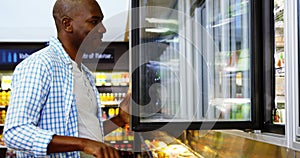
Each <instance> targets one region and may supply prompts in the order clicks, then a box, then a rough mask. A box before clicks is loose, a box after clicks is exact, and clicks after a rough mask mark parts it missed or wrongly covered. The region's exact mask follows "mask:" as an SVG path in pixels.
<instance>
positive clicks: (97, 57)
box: [82, 48, 115, 63]
mask: <svg viewBox="0 0 300 158" xmlns="http://www.w3.org/2000/svg"><path fill="white" fill-rule="evenodd" d="M82 58H83V61H84V62H94V63H95V62H96V63H114V62H115V56H114V49H110V48H107V49H105V50H104V52H102V53H99V52H94V53H84V54H83V56H82Z"/></svg>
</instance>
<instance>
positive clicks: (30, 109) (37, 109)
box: [4, 38, 104, 158]
mask: <svg viewBox="0 0 300 158" xmlns="http://www.w3.org/2000/svg"><path fill="white" fill-rule="evenodd" d="M82 69H83V71H85V72H86V74H87V77H88V79H89V80H90V83H91V85H92V87H93V89H94V92H95V94H96V96H97V103H98V105H99V109H98V118H99V121H100V126H101V129H102V130H103V128H102V127H103V124H102V121H101V107H100V99H99V95H98V91H97V89H96V87H95V84H94V83H95V82H94V77H93V75H92V74H91V73H90V72H89V70H88V69H87V68H86V67H85V66H82ZM77 115H78V113H77V108H76V101H75V96H74V93H73V75H72V64H71V58H70V57H69V55H68V54H67V53H66V52H65V50H64V49H63V47H62V45H61V43H60V41H59V40H58V39H57V38H51V40H50V43H49V46H47V47H46V48H44V49H42V50H40V51H38V52H36V53H34V54H32V55H31V56H29V57H28V58H26V59H25V60H24V61H23V62H21V63H20V64H19V65H18V66H17V67H16V69H15V71H14V74H13V79H12V90H11V98H10V104H9V107H8V111H7V117H6V121H5V126H4V141H5V144H6V145H7V146H8V147H9V148H12V149H16V150H17V157H22V158H26V157H46V156H47V157H56V158H57V157H72V158H76V157H80V156H79V152H78V151H75V152H67V153H56V154H51V155H46V154H47V146H48V144H49V143H50V141H51V139H52V136H53V135H54V134H56V135H63V136H74V137H78V122H77ZM102 133H104V132H103V131H102ZM102 138H104V136H103V137H102Z"/></svg>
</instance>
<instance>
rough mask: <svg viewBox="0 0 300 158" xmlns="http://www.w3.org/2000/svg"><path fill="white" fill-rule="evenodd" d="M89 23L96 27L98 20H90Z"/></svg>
mask: <svg viewBox="0 0 300 158" xmlns="http://www.w3.org/2000/svg"><path fill="white" fill-rule="evenodd" d="M91 23H92V24H94V25H97V24H98V23H99V20H92V21H91Z"/></svg>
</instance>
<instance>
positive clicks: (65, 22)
mask: <svg viewBox="0 0 300 158" xmlns="http://www.w3.org/2000/svg"><path fill="white" fill-rule="evenodd" d="M61 22H62V27H63V29H64V30H65V31H66V32H73V27H72V18H70V17H68V16H64V17H63V18H62V21H61Z"/></svg>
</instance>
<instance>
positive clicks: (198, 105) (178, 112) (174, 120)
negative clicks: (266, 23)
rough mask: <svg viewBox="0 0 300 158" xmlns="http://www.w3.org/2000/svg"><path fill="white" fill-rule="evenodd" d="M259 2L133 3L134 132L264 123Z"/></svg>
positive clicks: (173, 0)
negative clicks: (260, 107)
mask: <svg viewBox="0 0 300 158" xmlns="http://www.w3.org/2000/svg"><path fill="white" fill-rule="evenodd" d="M259 5H260V4H259V3H258V2H256V1H255V0H252V1H251V0H250V1H249V0H226V1H223V0H222V1H220V0H197V1H193V2H192V1H184V0H167V1H159V0H140V1H137V2H133V4H132V6H133V8H132V32H131V37H132V51H131V60H132V61H131V62H132V68H131V70H132V72H133V73H132V79H133V81H132V96H133V102H132V105H133V106H132V114H133V116H132V126H131V127H132V128H133V130H137V131H138V130H153V129H163V130H168V131H172V129H174V128H176V130H177V131H180V130H179V129H199V128H200V129H213V128H214V129H226V128H227V129H228V128H236V129H249V128H251V129H255V128H259V118H260V115H259V111H260V110H259V103H260V102H261V97H262V96H263V95H262V93H263V92H262V90H261V89H259V88H260V85H261V82H262V79H261V74H262V73H261V72H262V70H261V69H260V67H261V64H262V63H261V62H260V61H261V56H262V53H261V48H260V45H259V43H260V42H261V41H260V40H262V37H261V36H262V35H261V34H260V29H261V27H260V26H259V24H261V23H260V22H259V17H260V14H261V11H259V8H260V7H259Z"/></svg>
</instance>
